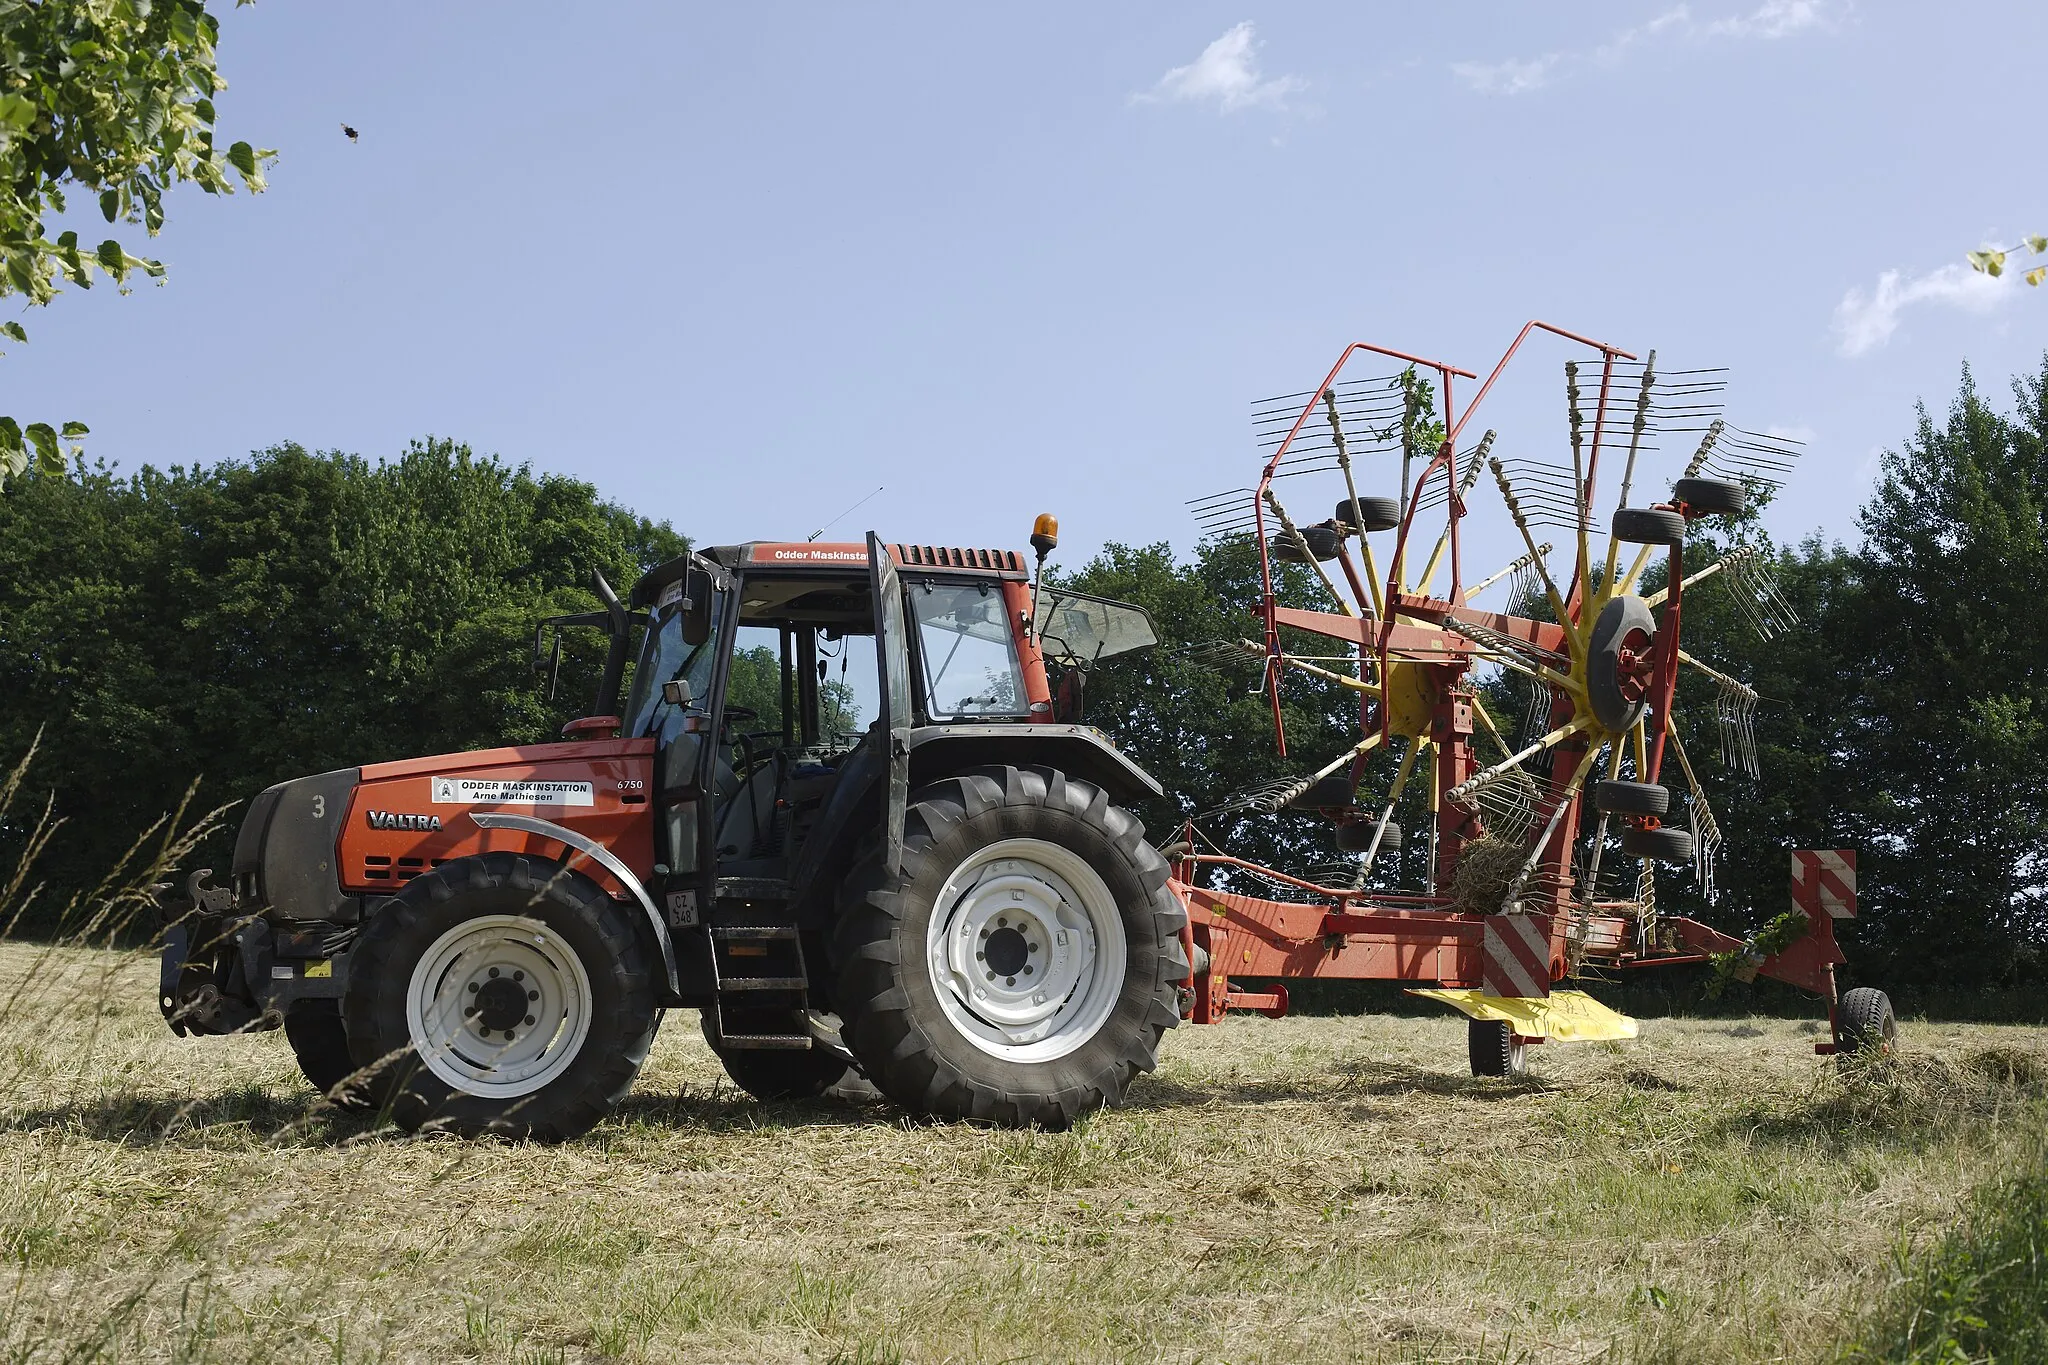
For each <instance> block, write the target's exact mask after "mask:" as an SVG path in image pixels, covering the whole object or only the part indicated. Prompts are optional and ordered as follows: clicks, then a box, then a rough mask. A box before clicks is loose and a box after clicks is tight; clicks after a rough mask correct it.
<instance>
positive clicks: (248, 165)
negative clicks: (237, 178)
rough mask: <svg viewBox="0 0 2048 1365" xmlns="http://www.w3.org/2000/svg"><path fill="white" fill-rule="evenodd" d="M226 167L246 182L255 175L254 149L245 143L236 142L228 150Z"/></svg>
mask: <svg viewBox="0 0 2048 1365" xmlns="http://www.w3.org/2000/svg"><path fill="white" fill-rule="evenodd" d="M228 165H230V166H233V167H234V168H235V169H236V170H238V171H240V172H241V173H242V179H244V180H248V179H250V178H252V177H253V176H255V174H256V149H255V148H254V147H251V146H250V145H249V144H248V143H246V142H237V143H235V144H234V145H232V146H230V147H229V148H228Z"/></svg>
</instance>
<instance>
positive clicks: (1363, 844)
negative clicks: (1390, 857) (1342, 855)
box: [1337, 820, 1401, 853]
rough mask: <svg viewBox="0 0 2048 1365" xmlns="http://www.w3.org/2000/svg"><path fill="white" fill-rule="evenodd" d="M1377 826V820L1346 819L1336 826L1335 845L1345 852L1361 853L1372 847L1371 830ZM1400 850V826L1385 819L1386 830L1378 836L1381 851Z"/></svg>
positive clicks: (1392, 851) (1396, 851)
mask: <svg viewBox="0 0 2048 1365" xmlns="http://www.w3.org/2000/svg"><path fill="white" fill-rule="evenodd" d="M1377 828H1379V821H1377V820H1346V821H1345V822H1344V823H1343V824H1341V825H1338V826H1337V847H1338V848H1340V849H1342V850H1343V851H1344V852H1346V853H1363V852H1365V851H1366V850H1367V849H1369V848H1371V847H1372V832H1373V831H1374V830H1375V829H1377ZM1400 851H1401V827H1400V826H1399V825H1397V824H1395V823H1394V822H1393V821H1392V820H1389V821H1387V832H1386V833H1385V834H1382V835H1381V836H1380V852H1381V853H1399V852H1400Z"/></svg>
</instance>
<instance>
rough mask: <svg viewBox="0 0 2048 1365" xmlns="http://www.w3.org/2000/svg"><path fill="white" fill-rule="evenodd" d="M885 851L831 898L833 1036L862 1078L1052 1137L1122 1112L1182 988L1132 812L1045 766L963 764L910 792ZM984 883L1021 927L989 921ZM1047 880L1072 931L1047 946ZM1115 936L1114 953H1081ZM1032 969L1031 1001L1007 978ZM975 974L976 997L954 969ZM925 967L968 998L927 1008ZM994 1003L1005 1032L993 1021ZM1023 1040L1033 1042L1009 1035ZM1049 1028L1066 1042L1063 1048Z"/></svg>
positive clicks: (1174, 915) (1165, 903) (1171, 904)
mask: <svg viewBox="0 0 2048 1365" xmlns="http://www.w3.org/2000/svg"><path fill="white" fill-rule="evenodd" d="M902 857H903V860H902V864H901V871H900V873H899V875H898V876H897V877H895V878H890V877H888V876H886V875H885V873H884V870H883V860H882V854H881V850H880V848H879V847H874V848H870V849H869V850H868V851H867V852H866V853H865V854H864V855H863V856H862V858H861V859H860V861H859V863H858V864H857V865H856V866H855V868H854V871H853V873H852V874H851V875H850V876H849V877H848V878H847V880H846V883H845V884H844V887H843V889H842V893H841V895H842V899H841V908H840V913H839V917H838V924H837V927H836V929H835V931H834V934H833V939H832V947H833V953H832V959H833V963H834V966H835V977H834V982H833V993H832V994H833V1002H834V1004H835V1005H836V1006H837V1008H838V1012H839V1016H840V1018H841V1020H843V1021H844V1022H843V1026H842V1029H841V1036H842V1037H843V1038H844V1039H845V1041H846V1044H847V1047H848V1048H849V1049H850V1050H851V1051H852V1053H853V1055H854V1056H855V1057H856V1058H857V1059H859V1061H860V1065H861V1070H862V1071H864V1072H866V1073H867V1076H868V1079H869V1080H871V1081H873V1082H874V1083H875V1085H876V1087H877V1088H878V1089H880V1090H881V1092H882V1093H883V1094H884V1095H886V1096H888V1097H889V1098H890V1099H891V1100H892V1101H894V1102H895V1103H896V1104H899V1105H901V1106H902V1107H904V1108H906V1109H909V1110H911V1111H913V1112H915V1113H920V1114H928V1115H931V1116H933V1117H937V1118H947V1119H968V1120H972V1121H976V1122H983V1123H994V1124H1002V1125H1005V1126H1009V1127H1020V1128H1021V1127H1027V1126H1031V1125H1038V1126H1042V1127H1048V1128H1063V1127H1066V1126H1067V1125H1069V1124H1071V1123H1073V1122H1074V1120H1076V1119H1078V1118H1080V1117H1081V1116H1082V1115H1084V1114H1086V1113H1089V1112H1090V1111H1092V1110H1096V1109H1101V1108H1104V1107H1106V1106H1115V1105H1119V1104H1122V1103H1123V1102H1124V1099H1125V1097H1126V1095H1127V1093H1128V1091H1129V1089H1130V1085H1131V1082H1132V1081H1133V1080H1134V1079H1136V1077H1137V1075H1138V1073H1139V1072H1143V1071H1151V1070H1152V1069H1153V1068H1154V1067H1155V1066H1156V1065H1157V1064H1158V1056H1159V1040H1160V1038H1161V1037H1162V1036H1163V1035H1164V1034H1165V1031H1166V1030H1167V1029H1170V1028H1173V1027H1174V1026H1175V1025H1177V1024H1179V1022H1180V988H1181V986H1182V984H1183V983H1185V982H1186V981H1187V980H1188V979H1189V969H1188V961H1187V955H1186V953H1185V952H1184V951H1183V950H1182V946H1181V934H1182V932H1183V930H1184V929H1185V927H1186V925H1187V914H1186V911H1185V910H1184V909H1183V908H1182V906H1181V904H1180V901H1179V900H1178V899H1177V898H1176V897H1175V896H1174V895H1173V894H1172V893H1171V892H1170V891H1168V890H1167V886H1166V882H1167V877H1168V868H1167V865H1166V862H1165V860H1164V859H1162V858H1161V857H1160V856H1159V853H1158V851H1157V850H1156V849H1154V848H1153V847H1152V846H1151V845H1150V844H1148V843H1146V842H1145V830H1144V826H1143V825H1141V824H1140V823H1139V822H1138V819H1137V817H1136V816H1134V815H1132V814H1131V813H1130V812H1129V811H1126V810H1123V809H1121V808H1120V807H1117V806H1113V805H1111V804H1110V801H1109V797H1108V794H1107V793H1105V792H1104V791H1103V790H1102V789H1101V788H1100V787H1098V786H1096V785H1094V784H1093V783H1091V782H1083V781H1081V780H1079V779H1077V778H1071V777H1068V776H1067V775H1066V774H1065V773H1062V772H1060V771H1058V770H1056V769H1052V768H1036V767H1034V768H1015V767H1008V766H1001V767H985V768H973V769H969V770H968V771H966V772H964V773H961V774H959V775H958V776H954V777H948V778H944V779H941V780H940V781H937V782H933V783H931V784H930V785H928V786H925V787H922V788H920V789H919V790H918V791H916V792H914V793H912V795H911V798H910V804H909V807H908V809H907V811H906V812H905V817H904V825H903V855H902ZM1040 859H1042V860H1044V861H1042V862H1041V861H1035V860H1040ZM1034 877H1036V878H1037V879H1038V881H1039V883H1040V885H1039V886H1037V887H1032V886H1030V885H1029V883H1030V882H1031V880H1032V878H1034ZM998 879H1000V880H1002V881H1004V882H1005V883H1006V884H1009V883H1011V882H1014V883H1016V884H1017V885H1019V886H1024V887H1025V888H1026V891H1025V892H1020V893H1019V896H1020V897H1021V898H1022V899H1021V902H1020V903H1021V904H1023V905H1024V906H1025V908H1026V909H1027V910H1029V911H1030V918H1029V921H1028V922H1027V918H1026V915H1025V914H1024V913H1020V912H1017V911H1015V910H1011V913H1018V922H1017V924H1016V925H1012V926H1008V927H1007V928H992V927H991V926H992V925H995V924H996V923H997V907H999V906H1001V907H1007V906H1010V904H1011V902H1008V901H1005V900H1003V899H1002V898H1001V896H1002V894H1003V893H998V892H996V891H994V890H991V891H990V893H989V894H987V895H985V896H977V895H976V892H977V890H978V889H979V888H980V887H982V886H983V885H984V884H985V883H989V882H993V881H995V880H998ZM1055 881H1058V882H1063V883H1064V884H1065V887H1066V892H1063V893H1060V894H1059V896H1058V905H1059V906H1060V907H1062V908H1066V909H1070V910H1074V911H1075V913H1076V914H1078V915H1079V916H1080V917H1081V919H1083V920H1085V921H1086V923H1087V925H1088V928H1087V929H1086V930H1085V931H1083V930H1080V929H1072V930H1070V932H1071V933H1073V934H1074V935H1075V937H1073V938H1071V939H1060V940H1059V941H1058V945H1057V947H1055V945H1054V943H1053V939H1054V936H1055V934H1054V927H1053V926H1054V925H1057V924H1059V923H1062V922H1063V921H1059V920H1057V919H1056V918H1055V919H1054V920H1053V923H1052V924H1051V925H1049V924H1048V922H1047V918H1048V917H1050V916H1052V915H1053V913H1054V912H1053V911H1052V910H1051V909H1050V908H1049V905H1050V902H1049V901H1047V900H1046V898H1045V897H1044V896H1043V895H1041V892H1042V891H1051V892H1058V891H1059V887H1058V886H1056V885H1054V882H1055ZM1066 893H1071V894H1072V896H1073V898H1074V900H1077V901H1079V902H1080V905H1079V906H1078V907H1077V906H1075V905H1074V904H1073V903H1072V902H1071V901H1069V900H1068V899H1067V894H1066ZM942 898H943V900H944V901H945V904H944V905H941V903H940V902H941V899H942ZM1034 904H1035V905H1036V906H1037V907H1038V908H1037V909H1031V907H1032V906H1033V905H1034ZM939 917H943V918H939ZM935 919H936V923H935ZM956 923H957V924H959V926H960V929H961V932H960V935H959V937H958V938H957V939H956V938H955V937H954V933H953V926H954V924H956ZM977 923H979V924H980V927H981V930H982V932H981V934H980V935H979V937H977V936H975V935H974V934H973V932H972V931H973V930H974V929H975V927H976V924H977ZM1112 926H1114V928H1113V929H1112ZM1005 935H1013V936H1015V937H1014V938H1009V939H1006V938H1005V937H1004V936H1005ZM1118 935H1120V936H1121V937H1122V939H1123V951H1122V953H1121V955H1120V957H1119V955H1117V954H1114V953H1111V952H1102V953H1099V954H1098V953H1095V952H1094V951H1093V946H1094V945H1095V944H1097V943H1100V942H1101V941H1102V940H1103V938H1105V937H1109V938H1112V939H1113V938H1114V937H1116V936H1118ZM1040 939H1045V940H1046V942H1044V943H1041V942H1040V941H1039V940H1040ZM999 941H1000V942H1001V943H1002V947H1001V952H1002V954H1003V958H1002V961H1001V963H1000V965H999V963H998V958H997V952H998V942H999ZM977 945H980V946H977ZM1027 948H1028V949H1029V952H1028V953H1027V952H1026V949H1027ZM1040 949H1043V950H1044V951H1043V952H1042V953H1041V952H1040ZM969 952H972V953H973V954H974V956H973V958H972V959H968V958H966V957H965V954H967V953H969ZM1069 954H1070V955H1071V956H1070V957H1069V956H1066V955H1069ZM1084 960H1085V961H1084ZM1032 962H1037V963H1041V964H1044V965H1045V966H1046V975H1045V976H1044V977H1043V978H1040V980H1041V981H1042V982H1044V983H1046V984H1048V985H1051V986H1053V987H1054V988H1055V989H1054V990H1048V991H1046V992H1044V993H1043V996H1042V997H1034V995H1033V994H1032V992H1031V990H1030V986H1029V985H1028V984H1024V982H1023V978H1024V973H1022V972H1021V971H1017V972H1016V975H1015V976H1012V975H1011V974H1010V971H1016V969H1017V968H1018V967H1020V966H1023V965H1029V964H1030V963H1032ZM1070 963H1071V967H1072V971H1073V973H1074V983H1073V984H1072V985H1071V986H1067V985H1066V974H1067V973H1068V971H1069V964H1070ZM984 968H987V969H988V970H989V972H990V975H989V984H988V985H987V986H986V987H983V986H982V985H981V983H978V982H974V981H972V980H971V976H970V973H972V972H981V971H982V970H983V969H984ZM1004 968H1009V969H1010V971H1005V970H1004ZM935 969H942V971H943V974H944V975H946V976H947V977H948V978H949V981H957V982H959V983H960V986H962V987H966V988H968V990H967V993H966V994H965V995H963V994H962V991H961V990H960V989H956V988H955V987H953V986H951V985H949V986H948V988H947V990H946V994H945V996H944V997H943V998H942V997H941V994H940V989H941V988H940V987H939V985H938V984H937V981H936V980H935ZM1056 972H1057V973H1059V975H1055V973H1056ZM1013 983H1014V984H1013ZM1020 986H1021V989H1020V988H1019V987H1020ZM1063 986H1064V987H1065V989H1059V988H1061V987H1063ZM1055 991H1057V993H1058V1003H1057V1004H1054V1005H1053V1008H1052V1009H1051V1011H1049V1012H1048V1011H1046V1009H1045V1006H1046V1005H1047V1004H1048V1003H1051V1000H1050V997H1051V996H1053V995H1054V994H1055ZM1069 1009H1071V1010H1072V1011H1073V1013H1072V1014H1069V1015H1068V1016H1067V1020H1066V1021H1064V1022H1062V1021H1061V1020H1060V1018H1059V1016H1060V1015H1062V1014H1066V1013H1067V1011H1068V1010H1069ZM977 1011H978V1012H977ZM1004 1011H1006V1012H1008V1014H1009V1021H1010V1022H1008V1023H1003V1022H1001V1021H999V1020H997V1018H996V1017H997V1015H998V1013H999V1012H1004ZM1005 1029H1011V1030H1014V1031H1011V1032H1005ZM1034 1030H1038V1031H1040V1033H1039V1036H1038V1037H1037V1038H1032V1037H1028V1036H1025V1035H1029V1034H1031V1033H1032V1032H1033V1031H1034ZM1063 1031H1071V1034H1072V1036H1071V1038H1070V1039H1068V1040H1067V1041H1066V1043H1065V1045H1064V1046H1062V1045H1061V1044H1060V1042H1059V1035H1060V1034H1061V1033H1062V1032H1063ZM1041 1043H1044V1044H1045V1045H1044V1046H1040V1044H1041Z"/></svg>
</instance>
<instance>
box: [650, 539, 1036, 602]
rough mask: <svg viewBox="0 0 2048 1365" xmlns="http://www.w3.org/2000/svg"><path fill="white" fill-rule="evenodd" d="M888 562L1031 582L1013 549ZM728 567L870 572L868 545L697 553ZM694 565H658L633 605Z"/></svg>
mask: <svg viewBox="0 0 2048 1365" xmlns="http://www.w3.org/2000/svg"><path fill="white" fill-rule="evenodd" d="M887 548H888V551H889V558H891V559H893V560H894V561H896V566H897V567H898V568H901V569H909V570H912V571H916V570H922V569H938V570H941V571H943V572H945V573H948V574H954V573H966V574H975V575H981V574H986V575H989V576H990V577H993V578H997V579H1005V578H1007V579H1015V580H1017V581H1019V582H1022V581H1024V580H1026V579H1028V578H1030V576H1031V575H1030V573H1029V571H1028V570H1027V569H1026V568H1025V562H1024V556H1023V555H1020V554H1018V553H1017V552H1016V551H1015V550H970V549H963V548H961V547H959V546H953V545H890V546H888V547H887ZM696 553H697V554H698V555H701V556H702V557H703V558H704V559H707V560H710V561H711V562H712V563H714V564H716V565H718V566H719V567H720V568H724V569H735V570H737V569H750V568H755V567H757V566H758V567H763V568H765V567H770V566H772V567H774V568H777V569H797V570H804V569H811V570H815V571H817V572H819V573H836V574H844V573H846V571H847V570H849V569H854V570H858V571H859V572H861V573H865V572H866V571H867V564H868V547H867V545H866V544H865V543H864V542H861V541H810V540H750V541H748V542H746V543H745V544H743V545H712V546H707V547H705V548H704V549H702V550H699V551H696ZM689 565H690V556H689V555H679V556H678V557H676V558H675V559H671V560H669V561H668V562H667V563H665V564H659V565H656V566H655V567H654V568H652V569H650V570H648V571H647V573H646V574H645V575H643V576H642V577H641V579H640V581H639V582H638V583H636V584H634V585H633V592H632V602H633V605H634V606H636V607H644V606H648V605H650V604H651V603H653V601H654V600H655V597H656V595H657V594H658V593H659V591H660V590H661V589H662V588H663V587H665V586H667V585H668V584H670V583H673V582H675V581H676V580H678V579H680V578H682V577H683V575H684V574H685V573H686V572H687V571H688V569H689Z"/></svg>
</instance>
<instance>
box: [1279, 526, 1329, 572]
mask: <svg viewBox="0 0 2048 1365" xmlns="http://www.w3.org/2000/svg"><path fill="white" fill-rule="evenodd" d="M1296 529H1298V530H1299V531H1300V532H1301V540H1302V541H1306V542H1308V552H1309V553H1310V554H1312V555H1314V556H1315V557H1316V558H1317V559H1335V558H1336V557H1337V552H1338V550H1339V549H1341V548H1342V547H1343V544H1344V533H1343V532H1342V531H1339V530H1338V529H1337V528H1336V527H1335V526H1334V525H1332V524H1331V523H1329V522H1327V521H1326V522H1322V523H1320V524H1318V525H1315V526H1302V527H1298V528H1296ZM1273 558H1275V559H1277V560H1279V561H1280V562H1281V563H1283V564H1306V563H1308V561H1307V560H1306V559H1304V558H1302V555H1301V541H1297V540H1295V538H1294V537H1293V536H1290V535H1288V534H1287V533H1286V532H1285V531H1281V532H1280V533H1279V534H1277V535H1275V536H1274V537H1273Z"/></svg>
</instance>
